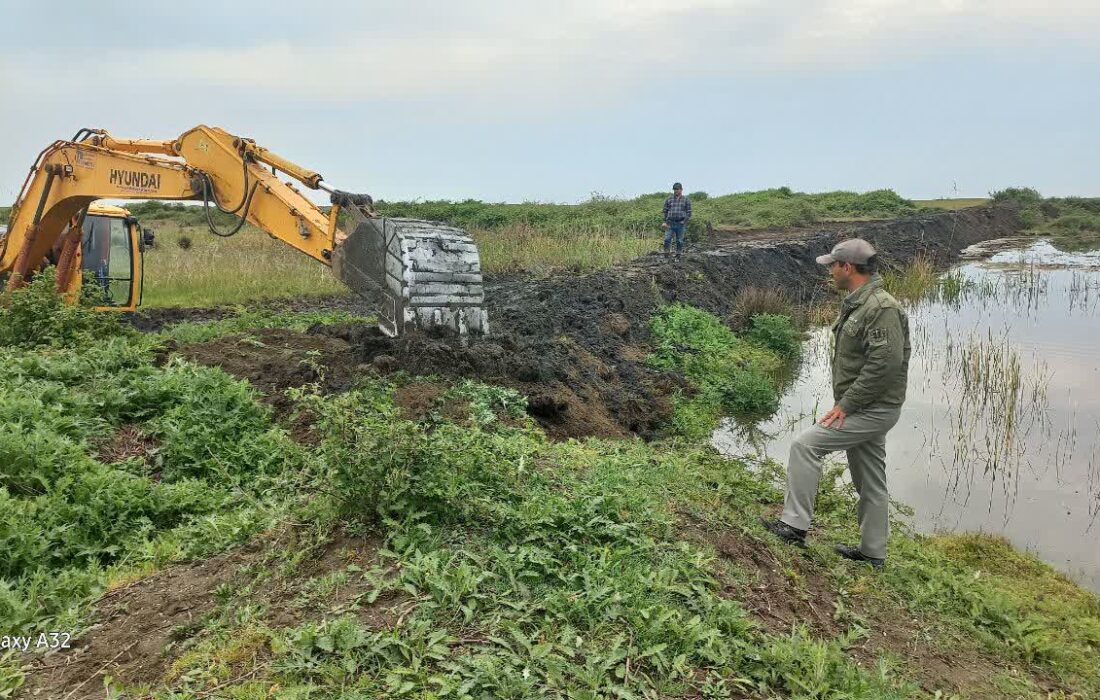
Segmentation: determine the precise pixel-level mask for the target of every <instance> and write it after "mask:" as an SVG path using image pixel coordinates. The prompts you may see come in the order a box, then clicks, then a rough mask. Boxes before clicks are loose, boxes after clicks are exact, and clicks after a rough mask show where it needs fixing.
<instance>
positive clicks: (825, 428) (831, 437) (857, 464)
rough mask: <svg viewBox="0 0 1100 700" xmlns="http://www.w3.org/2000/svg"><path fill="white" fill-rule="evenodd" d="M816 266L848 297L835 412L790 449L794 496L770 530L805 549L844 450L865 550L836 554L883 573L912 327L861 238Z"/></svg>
mask: <svg viewBox="0 0 1100 700" xmlns="http://www.w3.org/2000/svg"><path fill="white" fill-rule="evenodd" d="M817 262H818V263H820V264H822V265H827V266H828V267H829V272H830V274H831V275H832V278H833V282H834V283H835V284H836V286H837V288H838V289H843V290H846V291H847V292H848V296H847V297H845V299H844V301H843V303H842V304H841V307H840V316H839V317H838V318H837V320H836V323H834V324H833V343H834V344H833V348H834V350H833V363H832V369H833V398H834V400H835V401H836V405H835V406H833V408H832V409H831V410H830V411H829V412H828V413H826V414H825V415H824V416H822V417H821V420H819V421H818V423H817V424H816V425H814V426H812V427H810V428H809V429H807V430H805V431H804V432H803V433H802V434H801V435H799V436H798V437H797V438H796V439H795V441H794V444H793V445H791V455H790V460H789V462H788V466H787V497H786V500H785V502H784V505H783V515H782V517H781V518H780V519H779V520H767V521H764V526H765V527H767V529H768V530H770V531H771V532H773V533H774V534H775V535H777V536H778V537H780V538H781V539H783V540H784V541H786V542H789V543H791V544H803V543H804V541H805V538H806V531H807V530H809V528H810V522H811V521H812V520H813V513H814V501H815V499H816V498H817V487H818V483H819V482H820V481H821V470H822V461H823V460H824V458H825V456H826V455H828V454H829V453H831V452H838V451H840V450H845V451H846V452H847V454H848V471H849V472H850V473H851V475H852V484H853V485H854V486H855V488H856V492H857V493H858V494H859V505H858V507H857V509H858V515H859V531H860V544H859V546H858V547H850V546H848V545H843V544H839V545H837V546H836V551H837V552H838V553H839V554H840V555H841V556H843V557H846V558H848V559H852V560H855V561H864V562H869V563H870V564H871V565H872V566H874V567H875V568H881V567H882V566H883V565H884V564H885V562H886V538H887V534H888V529H889V509H890V495H889V493H887V490H886V433H887V432H888V431H889V430H890V429H891V428H893V427H894V424H896V423H897V422H898V418H899V417H900V416H901V405H902V403H904V401H905V385H906V382H907V377H908V371H909V352H910V346H909V320H908V318H906V315H905V312H904V311H902V309H901V306H900V305H899V304H898V302H897V300H896V299H894V297H892V296H890V294H889V292H887V291H886V290H885V289H883V287H882V279H881V278H880V277H879V276H878V275H876V274H875V249H874V248H873V247H871V244H870V243H868V242H867V241H865V240H862V239H859V238H855V239H851V240H847V241H843V242H841V243H838V244H837V245H836V246H835V247H834V248H833V250H832V252H831V253H829V254H828V255H822V256H821V257H819V258H818V259H817Z"/></svg>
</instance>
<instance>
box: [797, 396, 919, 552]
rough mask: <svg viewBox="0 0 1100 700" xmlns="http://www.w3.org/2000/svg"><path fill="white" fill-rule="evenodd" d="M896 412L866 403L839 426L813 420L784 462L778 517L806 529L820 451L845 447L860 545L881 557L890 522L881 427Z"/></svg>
mask: <svg viewBox="0 0 1100 700" xmlns="http://www.w3.org/2000/svg"><path fill="white" fill-rule="evenodd" d="M900 417H901V407H900V406H870V407H868V408H865V409H863V410H861V411H857V412H856V413H853V414H852V415H850V416H848V417H847V418H845V419H844V427H843V428H841V429H840V430H837V429H835V428H826V427H824V426H822V425H820V424H815V425H814V426H813V427H810V428H807V429H806V430H805V431H803V432H802V434H800V435H799V436H798V437H797V438H795V441H794V443H793V444H792V445H791V456H790V459H789V461H788V463H787V498H786V500H785V501H784V504H783V517H782V520H783V522H785V523H787V524H788V525H790V526H791V527H796V528H798V529H799V530H809V529H810V523H811V522H812V521H813V517H814V501H815V500H816V499H817V487H818V484H819V483H820V482H821V471H822V463H823V462H824V460H825V456H826V455H828V454H830V453H832V452H839V451H841V450H844V451H845V452H847V454H848V471H849V472H850V473H851V475H852V484H853V485H854V486H855V487H856V493H858V494H859V505H858V508H857V510H858V514H859V532H860V546H859V549H860V551H861V552H863V554H865V555H866V556H869V557H876V558H885V557H886V538H887V536H888V535H889V527H890V495H889V493H887V491H886V433H887V432H888V431H889V430H890V428H893V427H894V425H895V424H896V423H897V422H898V418H900Z"/></svg>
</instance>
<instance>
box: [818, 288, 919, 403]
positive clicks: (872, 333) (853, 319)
mask: <svg viewBox="0 0 1100 700" xmlns="http://www.w3.org/2000/svg"><path fill="white" fill-rule="evenodd" d="M909 353H910V346H909V319H908V317H906V315H905V312H904V311H902V309H901V305H900V304H898V302H897V299H894V297H892V296H890V293H889V292H887V291H886V290H885V289H883V287H882V279H881V278H880V277H879V276H878V275H875V276H874V277H872V278H871V280H870V281H868V282H867V283H866V284H864V285H863V286H862V287H860V288H859V289H857V290H856V291H854V292H852V293H851V294H849V295H848V296H847V297H845V299H844V301H843V303H842V304H841V306H840V316H839V317H838V318H837V320H836V323H834V324H833V398H834V400H835V401H836V402H837V404H838V405H839V406H840V407H841V408H842V409H843V410H844V413H846V414H851V413H855V412H856V411H859V410H861V409H864V408H867V407H868V406H876V405H877V406H900V405H901V404H902V403H903V402H904V401H905V384H906V381H907V378H908V374H909Z"/></svg>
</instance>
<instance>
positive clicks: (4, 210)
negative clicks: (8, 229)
mask: <svg viewBox="0 0 1100 700" xmlns="http://www.w3.org/2000/svg"><path fill="white" fill-rule="evenodd" d="M9 217H11V207H0V224H7V223H8V219H9Z"/></svg>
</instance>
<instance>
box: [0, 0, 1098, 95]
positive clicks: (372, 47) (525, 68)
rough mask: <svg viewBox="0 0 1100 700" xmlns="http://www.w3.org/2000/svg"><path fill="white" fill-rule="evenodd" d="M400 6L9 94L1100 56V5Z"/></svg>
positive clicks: (589, 87)
mask: <svg viewBox="0 0 1100 700" xmlns="http://www.w3.org/2000/svg"><path fill="white" fill-rule="evenodd" d="M400 7H401V6H400V5H398V6H397V9H393V8H392V7H391V9H389V10H387V12H388V15H387V18H386V19H387V22H385V23H381V24H382V25H383V26H385V27H386V29H385V30H381V29H370V28H369V27H370V26H371V25H370V24H366V26H367V27H368V28H367V29H362V30H357V29H350V30H343V31H338V33H336V34H335V35H334V36H333V38H332V39H331V43H324V44H321V43H295V42H292V41H289V40H287V39H282V40H277V41H272V42H270V43H253V44H245V45H227V46H224V47H221V48H211V47H193V48H186V47H184V46H185V45H182V44H179V43H177V42H175V41H173V37H172V36H171V28H170V25H169V26H167V27H165V28H164V30H163V31H164V32H165V40H164V42H163V45H162V47H151V48H141V49H130V48H126V46H125V44H120V45H119V47H118V48H99V49H95V50H88V49H80V50H67V49H66V48H65V46H64V45H61V46H58V47H50V48H49V49H48V50H44V49H43V48H41V47H37V48H36V49H35V51H34V53H33V54H32V53H29V52H25V53H20V52H18V51H16V52H9V53H8V54H7V56H6V57H4V58H2V59H0V61H2V62H0V75H3V80H4V82H5V83H6V85H5V88H6V90H5V92H6V94H8V95H13V94H14V95H16V96H22V97H29V98H32V99H33V98H34V97H55V98H56V97H61V96H64V95H67V94H70V91H71V89H72V86H73V85H74V84H77V83H78V81H81V80H84V79H85V78H84V77H85V76H88V75H96V76H107V77H109V79H110V81H111V83H112V84H118V85H126V86H127V87H128V88H129V89H131V90H143V89H150V90H161V91H167V90H179V91H188V90H202V89H208V88H211V87H214V88H226V89H230V90H235V91H242V92H244V93H245V94H261V95H271V96H278V97H284V98H291V99H294V98H296V97H301V98H302V99H308V100H333V101H357V100H369V99H379V100H386V99H393V100H403V101H404V100H425V101H432V100H447V101H451V100H453V99H455V98H458V100H459V101H463V100H466V99H468V100H471V101H478V100H480V101H483V102H484V104H488V105H491V106H508V105H513V106H514V105H516V104H519V105H527V106H538V107H545V106H548V105H553V104H556V103H559V102H560V101H562V100H567V99H569V98H570V96H578V97H579V96H583V98H584V99H586V100H612V99H615V97H616V96H617V95H618V94H621V93H622V92H623V91H627V90H630V89H632V88H634V87H635V86H637V85H638V84H639V83H641V82H643V81H648V80H653V76H654V75H659V74H662V73H665V72H667V71H669V70H671V69H672V66H677V67H679V68H680V69H683V70H691V71H693V72H697V73H699V72H702V73H708V74H710V73H713V74H723V73H746V72H760V71H799V72H806V71H825V70H837V69H846V68H858V67H860V66H866V65H883V64H890V63H895V62H899V61H904V60H907V59H910V58H913V57H920V56H935V55H937V54H939V53H941V52H944V51H946V50H983V49H989V48H998V47H999V48H1003V47H1019V48H1020V49H1021V50H1027V49H1032V48H1036V47H1046V46H1056V45H1058V44H1061V43H1066V42H1075V43H1080V44H1081V45H1082V46H1085V47H1095V46H1097V45H1100V3H1095V2H1091V1H1090V2H1085V1H1083V0H1078V1H1074V0H1052V1H1050V2H1046V3H1042V4H1039V3H1037V2H1022V1H1019V0H1016V1H1012V0H1010V1H1007V2H993V1H991V0H931V1H927V0H925V1H922V2H912V1H911V0H803V1H802V2H797V3H769V2H763V1H756V0H727V1H722V0H679V2H668V1H658V0H587V1H580V0H566V1H564V2H557V3H541V2H540V3H518V2H482V3H477V4H476V5H475V6H474V8H475V9H473V10H472V11H470V12H469V13H468V14H467V15H464V16H463V17H462V21H461V22H457V21H455V15H456V13H457V10H456V9H455V6H454V5H449V6H448V9H447V12H448V13H449V15H444V16H442V17H441V19H440V20H439V21H438V22H435V23H433V22H432V20H431V19H430V18H429V19H422V20H420V21H416V20H418V19H419V17H413V16H411V15H412V13H413V12H414V10H409V13H410V16H409V17H401V16H400V14H401V12H402V10H401V9H400ZM423 9H424V8H423V7H420V8H418V9H417V10H415V12H421V13H422V12H423ZM395 19H399V20H401V21H400V22H397V23H396V24H395ZM261 21H262V20H261ZM351 24H352V25H353V26H362V24H361V22H360V21H356V22H353V23H351ZM257 29H258V30H259V31H258V32H257V33H256V35H259V36H262V34H263V32H262V26H259V27H257ZM312 36H313V37H314V38H312V39H310V41H311V42H315V41H316V38H315V37H316V35H315V34H314V35H312ZM1093 50H1095V49H1093Z"/></svg>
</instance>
